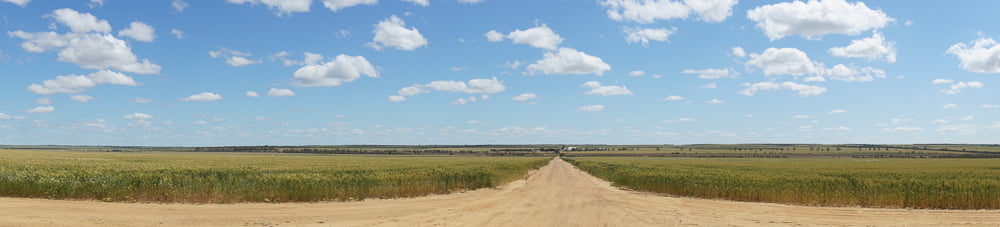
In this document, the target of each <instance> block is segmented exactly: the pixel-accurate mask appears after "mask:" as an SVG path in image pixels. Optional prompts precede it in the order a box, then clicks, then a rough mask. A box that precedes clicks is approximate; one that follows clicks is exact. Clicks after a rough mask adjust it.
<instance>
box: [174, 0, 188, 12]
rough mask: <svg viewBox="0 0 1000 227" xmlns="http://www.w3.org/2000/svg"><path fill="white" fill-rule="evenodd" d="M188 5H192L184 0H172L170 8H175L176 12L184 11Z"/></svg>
mask: <svg viewBox="0 0 1000 227" xmlns="http://www.w3.org/2000/svg"><path fill="white" fill-rule="evenodd" d="M188 6H191V5H189V4H188V3H187V2H185V1H184V0H174V1H172V2H170V8H173V9H174V12H176V13H180V12H184V9H187V7H188Z"/></svg>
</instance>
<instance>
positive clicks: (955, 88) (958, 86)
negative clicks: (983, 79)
mask: <svg viewBox="0 0 1000 227" xmlns="http://www.w3.org/2000/svg"><path fill="white" fill-rule="evenodd" d="M965 88H983V83H980V82H978V81H972V82H964V81H963V82H958V83H955V84H952V85H951V86H950V87H948V89H941V92H942V93H945V94H949V95H954V94H958V93H959V92H962V89H965Z"/></svg>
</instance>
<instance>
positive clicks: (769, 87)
mask: <svg viewBox="0 0 1000 227" xmlns="http://www.w3.org/2000/svg"><path fill="white" fill-rule="evenodd" d="M742 85H743V86H745V87H747V88H745V89H743V90H741V91H739V93H740V94H742V95H746V96H753V95H754V94H756V93H757V92H760V91H773V90H782V89H784V90H791V91H795V92H798V94H799V96H802V97H807V96H813V95H820V94H823V93H824V92H826V88H824V87H819V86H813V85H805V84H798V83H795V82H784V83H775V82H759V83H754V84H750V83H743V84H742Z"/></svg>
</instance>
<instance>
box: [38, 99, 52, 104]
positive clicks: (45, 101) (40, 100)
mask: <svg viewBox="0 0 1000 227" xmlns="http://www.w3.org/2000/svg"><path fill="white" fill-rule="evenodd" d="M35 104H38V105H50V104H52V99H50V98H40V99H35Z"/></svg>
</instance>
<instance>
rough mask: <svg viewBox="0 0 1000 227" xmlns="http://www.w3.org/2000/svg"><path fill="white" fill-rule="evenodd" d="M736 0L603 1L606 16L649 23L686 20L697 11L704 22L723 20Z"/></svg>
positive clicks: (618, 19) (729, 14)
mask: <svg viewBox="0 0 1000 227" xmlns="http://www.w3.org/2000/svg"><path fill="white" fill-rule="evenodd" d="M738 2H739V1H738V0H685V1H683V2H681V1H674V0H606V1H602V2H601V5H603V6H604V7H606V8H608V10H607V15H608V18H611V19H612V20H616V21H633V22H637V23H643V24H649V23H654V22H656V21H657V20H671V19H686V18H688V17H690V15H691V14H697V15H698V19H699V20H701V21H705V22H722V21H723V20H725V19H726V18H727V17H729V16H731V15H732V14H733V9H732V8H733V6H734V5H736V4H737V3H738Z"/></svg>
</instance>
